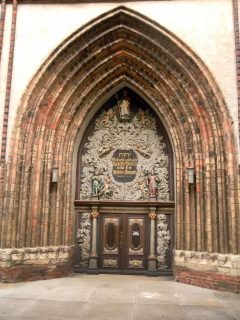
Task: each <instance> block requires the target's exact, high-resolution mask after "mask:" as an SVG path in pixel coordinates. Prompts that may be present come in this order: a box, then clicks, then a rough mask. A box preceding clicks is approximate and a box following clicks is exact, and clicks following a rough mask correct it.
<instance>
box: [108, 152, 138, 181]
mask: <svg viewBox="0 0 240 320" xmlns="http://www.w3.org/2000/svg"><path fill="white" fill-rule="evenodd" d="M137 162H138V159H137V155H136V153H135V152H134V151H133V150H121V149H119V150H116V151H115V152H114V154H113V157H112V164H113V169H112V175H113V178H114V179H115V180H116V181H117V182H122V183H126V182H131V181H133V180H134V179H135V177H136V174H137Z"/></svg>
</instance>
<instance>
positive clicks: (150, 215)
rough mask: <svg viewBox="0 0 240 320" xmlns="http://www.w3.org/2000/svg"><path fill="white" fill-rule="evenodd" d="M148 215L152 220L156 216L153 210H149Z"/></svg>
mask: <svg viewBox="0 0 240 320" xmlns="http://www.w3.org/2000/svg"><path fill="white" fill-rule="evenodd" d="M148 216H149V219H151V220H154V219H156V218H157V214H156V212H155V211H151V212H150V213H149V214H148Z"/></svg>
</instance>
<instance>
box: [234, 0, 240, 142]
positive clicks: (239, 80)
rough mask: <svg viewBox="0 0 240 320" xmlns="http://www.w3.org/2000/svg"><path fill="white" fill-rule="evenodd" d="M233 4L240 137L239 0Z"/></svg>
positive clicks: (239, 129) (235, 0)
mask: <svg viewBox="0 0 240 320" xmlns="http://www.w3.org/2000/svg"><path fill="white" fill-rule="evenodd" d="M232 5H233V25H234V38H235V55H236V76H237V100H238V101H237V102H238V131H239V137H240V36H239V14H238V0H233V1H232Z"/></svg>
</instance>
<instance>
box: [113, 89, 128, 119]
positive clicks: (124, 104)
mask: <svg viewBox="0 0 240 320" xmlns="http://www.w3.org/2000/svg"><path fill="white" fill-rule="evenodd" d="M116 99H117V103H118V110H119V115H120V120H122V121H129V120H130V99H129V97H128V93H127V91H126V90H124V91H123V98H122V99H121V100H119V96H118V94H116Z"/></svg>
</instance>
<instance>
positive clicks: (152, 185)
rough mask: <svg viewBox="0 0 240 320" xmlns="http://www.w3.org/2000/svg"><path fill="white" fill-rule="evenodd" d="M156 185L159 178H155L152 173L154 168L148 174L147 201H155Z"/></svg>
mask: <svg viewBox="0 0 240 320" xmlns="http://www.w3.org/2000/svg"><path fill="white" fill-rule="evenodd" d="M158 183H159V178H158V177H157V176H156V174H155V172H154V168H152V169H151V172H150V173H149V174H148V192H149V199H150V200H151V199H152V200H156V198H157V194H158V191H157V190H158Z"/></svg>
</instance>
